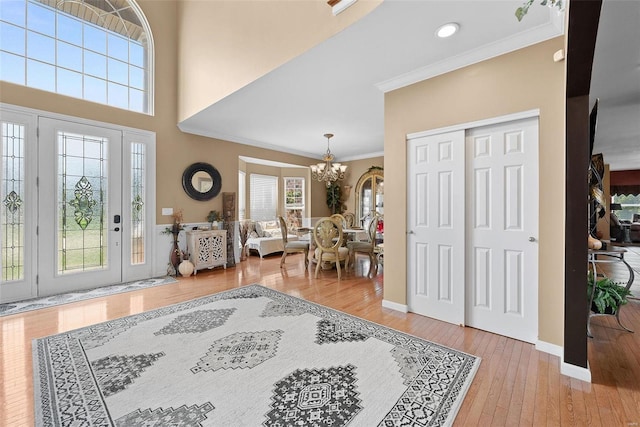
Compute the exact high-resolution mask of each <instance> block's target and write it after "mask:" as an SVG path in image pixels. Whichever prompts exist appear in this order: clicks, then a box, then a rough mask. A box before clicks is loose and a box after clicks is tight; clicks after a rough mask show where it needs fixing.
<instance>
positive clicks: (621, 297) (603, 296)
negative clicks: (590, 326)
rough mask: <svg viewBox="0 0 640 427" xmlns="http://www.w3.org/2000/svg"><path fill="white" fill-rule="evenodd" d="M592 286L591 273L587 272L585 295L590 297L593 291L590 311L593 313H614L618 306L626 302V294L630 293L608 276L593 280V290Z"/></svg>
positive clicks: (592, 278)
mask: <svg viewBox="0 0 640 427" xmlns="http://www.w3.org/2000/svg"><path fill="white" fill-rule="evenodd" d="M593 286H594V277H593V273H592V272H589V277H588V280H587V292H588V294H587V295H588V297H589V298H591V295H592V293H593V300H592V301H591V311H593V312H594V313H600V314H616V313H617V312H618V309H619V308H620V306H621V305H624V304H626V303H627V296H629V295H630V294H631V291H629V290H628V289H627V288H625V287H624V286H621V285H620V284H618V283H616V282H614V281H613V280H611V279H610V278H608V277H604V278H602V279H600V280H597V281H595V287H596V288H595V291H594V290H593Z"/></svg>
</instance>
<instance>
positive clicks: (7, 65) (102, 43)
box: [0, 0, 153, 114]
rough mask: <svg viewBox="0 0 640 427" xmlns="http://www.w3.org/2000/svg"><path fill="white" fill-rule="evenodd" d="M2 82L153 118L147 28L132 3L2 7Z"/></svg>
mask: <svg viewBox="0 0 640 427" xmlns="http://www.w3.org/2000/svg"><path fill="white" fill-rule="evenodd" d="M0 79H1V80H4V81H7V82H11V83H16V84H21V85H25V86H29V87H33V88H37V89H42V90H46V91H49V92H55V93H59V94H61V95H67V96H72V97H75V98H81V99H85V100H87V101H93V102H99V103H101V104H107V105H111V106H113V107H118V108H123V109H127V110H131V111H137V112H141V113H147V114H153V39H152V36H151V31H150V29H149V25H148V23H147V21H146V19H145V17H144V14H143V13H142V11H141V10H140V8H139V7H138V5H137V4H136V3H135V1H134V0H2V1H0Z"/></svg>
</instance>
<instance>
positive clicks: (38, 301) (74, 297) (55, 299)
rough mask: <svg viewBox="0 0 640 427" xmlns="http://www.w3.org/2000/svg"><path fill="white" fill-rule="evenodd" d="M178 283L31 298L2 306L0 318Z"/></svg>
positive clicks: (144, 283)
mask: <svg viewBox="0 0 640 427" xmlns="http://www.w3.org/2000/svg"><path fill="white" fill-rule="evenodd" d="M175 282H177V280H176V279H174V278H173V277H169V276H167V277H156V278H153V279H145V280H137V281H135V282H129V283H120V284H117V285H109V286H103V287H100V288H95V289H90V290H87V291H78V292H69V293H66V294H59V295H51V296H48V297H41V298H31V299H28V300H23V301H17V302H10V303H5V304H0V316H8V315H10V314H18V313H23V312H25V311H31V310H37V309H39V308H47V307H53V306H54V305H60V304H68V303H71V302H76V301H83V300H86V299H91V298H98V297H104V296H106V295H113V294H119V293H122V292H130V291H137V290H139V289H144V288H149V287H151V286H159V285H168V284H169V283H175Z"/></svg>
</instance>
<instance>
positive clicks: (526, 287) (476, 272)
mask: <svg viewBox="0 0 640 427" xmlns="http://www.w3.org/2000/svg"><path fill="white" fill-rule="evenodd" d="M466 145H467V147H466V148H467V200H468V204H467V206H468V214H467V227H466V229H467V241H468V244H467V278H466V279H467V280H466V283H467V295H468V296H467V313H466V319H467V324H468V325H469V326H473V327H476V328H478V329H483V330H487V331H491V332H495V333H498V334H500V335H505V336H508V337H511V338H515V339H518V340H522V341H526V342H530V343H534V342H536V340H537V338H538V337H537V332H538V244H537V238H538V119H537V118H529V119H523V120H518V121H514V122H508V123H504V124H498V125H493V126H487V127H482V128H476V129H472V130H469V131H468V132H467V137H466Z"/></svg>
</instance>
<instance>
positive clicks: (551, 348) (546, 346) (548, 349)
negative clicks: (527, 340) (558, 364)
mask: <svg viewBox="0 0 640 427" xmlns="http://www.w3.org/2000/svg"><path fill="white" fill-rule="evenodd" d="M536 350H538V351H541V352H543V353H548V354H552V355H554V356H558V357H559V358H560V359H562V355H563V354H564V351H563V350H564V349H563V347H562V346H560V345H556V344H551V343H549V342H545V341H540V340H538V341H536Z"/></svg>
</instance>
